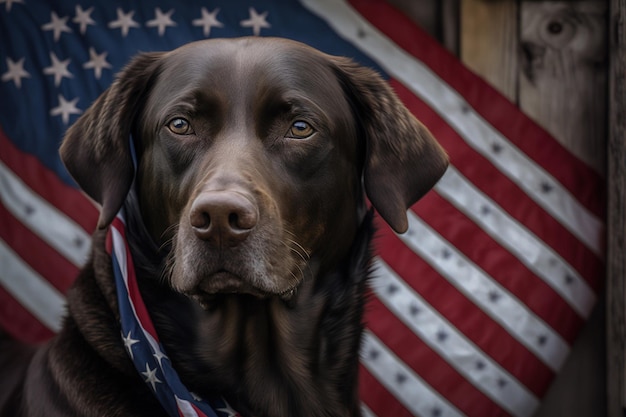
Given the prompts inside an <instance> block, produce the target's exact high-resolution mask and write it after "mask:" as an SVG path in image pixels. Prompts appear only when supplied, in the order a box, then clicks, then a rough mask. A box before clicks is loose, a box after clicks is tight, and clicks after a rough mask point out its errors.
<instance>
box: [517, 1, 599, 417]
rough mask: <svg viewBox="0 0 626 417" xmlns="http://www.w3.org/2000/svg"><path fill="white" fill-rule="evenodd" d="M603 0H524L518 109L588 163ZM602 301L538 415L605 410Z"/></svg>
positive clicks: (590, 416)
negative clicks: (536, 0) (534, 0)
mask: <svg viewBox="0 0 626 417" xmlns="http://www.w3.org/2000/svg"><path fill="white" fill-rule="evenodd" d="M605 13H606V4H605V2H601V1H600V2H599V1H589V0H586V1H560V2H533V1H522V2H521V11H520V47H521V48H520V49H521V68H520V69H521V74H520V79H519V103H520V107H521V108H522V109H523V110H524V111H525V112H526V113H527V114H529V115H530V116H531V117H532V118H534V119H535V120H536V121H537V122H539V123H540V124H541V125H542V126H544V127H545V128H546V129H547V130H548V131H550V132H551V133H552V134H553V135H554V136H555V137H556V138H557V140H559V141H561V143H563V144H564V145H565V146H566V147H567V148H569V149H570V150H571V151H572V152H574V153H575V154H576V155H578V156H579V157H580V158H581V159H583V160H584V161H586V162H587V163H589V164H590V165H591V166H593V167H594V168H595V169H596V170H597V171H598V172H600V173H604V171H605V169H606V164H605V158H606V145H605V143H606V131H607V130H606V116H605V114H606V87H607V78H606V37H605V30H606V25H605V20H604V19H605V16H606V15H605ZM604 309H605V304H604V301H603V300H601V302H600V303H599V305H598V306H596V308H595V310H594V313H593V314H592V316H591V317H590V320H589V322H588V323H587V324H586V326H585V328H584V329H583V331H582V333H581V335H580V337H579V339H578V340H577V341H576V343H575V344H574V346H573V348H572V352H571V354H570V357H569V358H568V360H567V362H566V363H565V364H564V366H563V368H562V369H561V371H560V373H559V375H558V376H557V378H556V379H555V381H554V383H553V385H552V386H551V388H550V390H549V392H548V394H547V395H546V397H545V399H544V402H543V403H542V406H541V408H540V409H539V411H538V412H537V414H536V417H569V416H580V417H594V416H602V415H606V383H605V378H606V371H605V366H604V362H605V358H606V356H605V355H606V353H605V349H606V342H605V337H606V332H605V314H604Z"/></svg>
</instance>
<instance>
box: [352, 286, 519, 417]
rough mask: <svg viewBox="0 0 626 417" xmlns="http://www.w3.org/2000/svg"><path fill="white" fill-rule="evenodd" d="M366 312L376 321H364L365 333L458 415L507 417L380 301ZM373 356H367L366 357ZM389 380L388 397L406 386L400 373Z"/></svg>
mask: <svg viewBox="0 0 626 417" xmlns="http://www.w3.org/2000/svg"><path fill="white" fill-rule="evenodd" d="M415 307H417V304H412V308H415ZM368 311H369V312H370V314H371V316H370V317H376V320H368V329H369V331H371V332H372V333H373V334H374V335H376V337H378V338H379V339H380V340H384V341H385V345H386V346H387V348H388V349H389V350H390V351H391V352H393V353H394V355H396V356H397V357H398V359H399V360H402V361H403V362H404V363H405V364H406V365H407V366H408V367H410V368H411V369H412V370H413V371H415V372H416V373H417V374H418V375H419V376H420V377H421V378H422V379H423V380H424V382H425V383H426V384H427V385H428V386H430V387H431V388H432V389H433V390H434V391H435V392H437V393H438V394H439V395H441V396H442V397H444V398H446V399H447V400H448V401H449V402H450V404H452V405H453V406H454V407H455V408H457V409H458V410H459V411H460V412H461V413H463V414H464V415H475V416H487V415H498V414H502V413H504V414H507V413H506V412H505V411H504V410H503V409H502V407H500V406H499V405H498V404H496V403H495V402H494V401H493V400H491V399H490V398H489V396H487V395H486V394H485V393H483V392H482V391H481V390H480V389H479V388H478V387H476V386H475V385H474V384H473V383H472V381H470V380H468V379H467V378H466V377H465V376H463V375H462V374H461V373H459V372H458V371H457V370H456V369H455V368H454V367H453V366H452V365H451V364H450V363H448V362H447V361H446V360H445V359H444V358H442V357H441V355H439V353H438V352H437V351H436V350H435V349H433V348H432V346H431V345H430V344H429V343H427V342H426V341H424V340H423V339H422V338H421V337H420V336H419V335H417V334H415V333H414V332H413V330H412V329H410V328H409V327H407V326H406V323H405V322H404V321H401V318H399V317H398V316H396V315H395V313H396V312H395V311H392V310H391V309H389V307H388V306H387V305H386V304H385V302H384V301H382V300H381V299H379V298H378V297H372V299H371V301H370V303H369V304H368ZM364 353H367V352H364ZM376 353H377V352H369V354H370V356H372V355H374V354H376ZM487 372H488V371H487ZM391 378H392V381H391V382H393V383H394V384H393V385H392V386H390V387H389V389H390V390H391V392H392V393H393V392H395V391H396V387H397V386H401V385H403V384H404V383H405V382H406V375H404V374H402V373H400V374H392V375H391Z"/></svg>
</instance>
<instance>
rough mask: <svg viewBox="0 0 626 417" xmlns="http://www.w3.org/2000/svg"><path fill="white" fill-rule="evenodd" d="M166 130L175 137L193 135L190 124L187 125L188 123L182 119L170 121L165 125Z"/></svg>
mask: <svg viewBox="0 0 626 417" xmlns="http://www.w3.org/2000/svg"><path fill="white" fill-rule="evenodd" d="M167 128H168V129H169V130H171V131H172V132H173V133H176V134H177V135H190V134H192V133H193V129H192V128H191V124H189V122H188V121H187V120H185V119H183V118H182V117H177V118H175V119H172V120H170V122H169V123H168V124H167Z"/></svg>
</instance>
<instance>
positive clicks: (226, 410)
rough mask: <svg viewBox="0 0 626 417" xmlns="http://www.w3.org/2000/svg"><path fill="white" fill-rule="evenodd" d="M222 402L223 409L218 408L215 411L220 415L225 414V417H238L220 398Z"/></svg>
mask: <svg viewBox="0 0 626 417" xmlns="http://www.w3.org/2000/svg"><path fill="white" fill-rule="evenodd" d="M222 401H224V405H225V407H224V408H218V409H217V411H221V412H222V413H224V414H226V417H238V416H239V413H237V412H236V411H235V410H233V408H232V407H231V406H230V404H228V401H226V400H225V399H224V398H222Z"/></svg>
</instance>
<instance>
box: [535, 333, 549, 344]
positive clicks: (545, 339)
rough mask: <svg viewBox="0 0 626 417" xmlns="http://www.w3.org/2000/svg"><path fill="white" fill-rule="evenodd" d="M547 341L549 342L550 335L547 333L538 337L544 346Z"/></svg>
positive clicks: (539, 342) (538, 341) (538, 340)
mask: <svg viewBox="0 0 626 417" xmlns="http://www.w3.org/2000/svg"><path fill="white" fill-rule="evenodd" d="M546 343H548V336H546V335H545V334H542V335H540V336H539V337H538V338H537V344H538V345H539V346H544V345H545V344H546Z"/></svg>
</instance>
